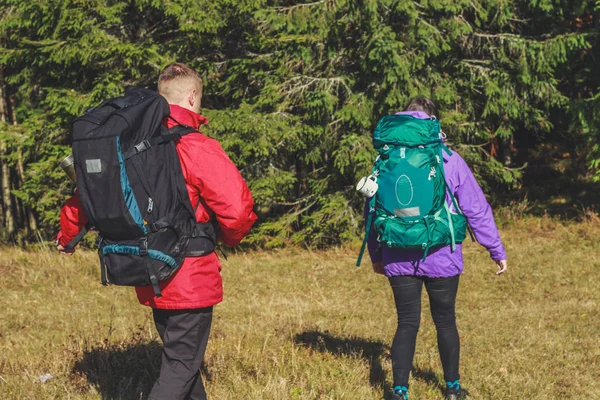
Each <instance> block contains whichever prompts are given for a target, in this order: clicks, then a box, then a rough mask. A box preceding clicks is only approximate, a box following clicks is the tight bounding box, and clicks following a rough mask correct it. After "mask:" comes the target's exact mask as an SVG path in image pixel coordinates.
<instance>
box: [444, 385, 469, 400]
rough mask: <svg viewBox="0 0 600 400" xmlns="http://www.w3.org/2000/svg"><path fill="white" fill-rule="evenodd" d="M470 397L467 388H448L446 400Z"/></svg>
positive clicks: (460, 399)
mask: <svg viewBox="0 0 600 400" xmlns="http://www.w3.org/2000/svg"><path fill="white" fill-rule="evenodd" d="M467 397H469V392H467V390H466V389H463V388H460V389H458V390H457V389H451V388H448V389H446V396H445V397H444V398H445V399H446V400H464V399H466V398H467Z"/></svg>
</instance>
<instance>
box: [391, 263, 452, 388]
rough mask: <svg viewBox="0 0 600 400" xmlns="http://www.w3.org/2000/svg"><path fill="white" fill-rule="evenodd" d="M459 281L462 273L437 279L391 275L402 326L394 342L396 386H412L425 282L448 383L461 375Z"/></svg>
mask: <svg viewBox="0 0 600 400" xmlns="http://www.w3.org/2000/svg"><path fill="white" fill-rule="evenodd" d="M458 280H459V275H457V276H453V277H450V278H435V279H434V278H424V277H415V276H394V277H391V278H390V284H391V285H392V290H393V292H394V300H395V302H396V310H397V311H398V329H397V330H396V336H395V337H394V342H393V344H392V369H393V373H394V386H408V376H409V374H410V370H411V367H412V362H413V358H414V356H415V343H416V341H417V331H418V330H419V322H420V320H421V288H422V287H423V283H425V288H426V289H427V293H428V294H429V303H430V305H431V316H432V317H433V322H434V323H435V328H436V330H437V341H438V349H439V351H440V358H441V359H442V366H443V367H444V379H445V380H446V382H454V381H456V380H458V379H459V378H460V376H459V374H458V361H459V358H460V341H459V338H458V330H457V329H456V315H455V313H454V304H455V302H456V292H457V290H458Z"/></svg>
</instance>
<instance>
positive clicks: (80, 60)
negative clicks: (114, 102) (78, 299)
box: [0, 0, 600, 247]
mask: <svg viewBox="0 0 600 400" xmlns="http://www.w3.org/2000/svg"><path fill="white" fill-rule="evenodd" d="M594 5H595V6H596V7H598V2H597V1H594V0H576V1H566V0H553V1H550V0H542V1H540V0H530V1H506V0H421V1H408V0H320V1H318V0H310V1H291V0H243V1H233V0H179V1H173V0H130V1H118V0H86V1H75V0H65V1H60V2H58V1H43V0H29V1H25V0H0V66H1V68H0V72H1V73H2V74H3V77H2V76H1V75H0V89H1V90H2V93H0V94H1V96H0V97H1V98H2V102H0V106H2V107H4V108H2V109H0V111H2V112H1V114H2V117H3V118H4V121H6V122H3V123H2V122H0V144H1V145H2V146H0V150H1V151H2V152H3V154H2V157H1V158H0V163H1V166H2V172H3V176H4V177H5V179H4V183H5V184H4V185H3V189H5V190H4V191H3V196H1V197H2V198H1V200H0V205H1V207H2V213H1V217H0V224H1V226H2V229H0V231H1V234H2V236H3V237H4V238H5V239H13V240H14V239H17V238H18V236H19V235H20V236H22V237H23V238H27V237H29V238H31V237H32V235H33V232H34V231H35V230H36V229H37V226H36V225H37V222H39V223H40V224H39V225H40V227H41V229H42V232H43V233H45V235H46V236H45V237H46V238H50V237H51V236H50V235H52V234H53V233H54V232H55V230H56V224H57V217H58V206H59V205H60V204H61V203H62V202H63V201H64V199H65V198H66V197H67V196H68V195H69V194H70V193H71V192H72V190H73V187H72V185H71V184H70V183H69V182H68V180H67V179H66V178H65V177H64V175H63V173H62V172H61V171H60V170H59V168H58V163H59V161H60V160H61V159H62V157H64V156H66V155H67V154H68V153H69V147H68V143H69V123H70V121H71V120H72V119H73V118H75V117H76V116H78V115H80V114H81V113H83V112H84V110H86V109H87V108H88V107H90V106H93V105H95V104H98V103H99V102H100V101H102V100H103V99H105V98H107V97H110V96H115V95H118V94H120V93H122V92H123V90H124V88H125V87H127V86H134V85H140V86H149V87H154V84H155V80H156V77H157V75H158V73H159V71H160V70H161V69H162V68H163V67H164V66H166V65H167V64H169V63H170V62H173V61H176V60H177V61H182V62H187V63H189V64H191V65H192V66H193V67H195V68H197V69H198V70H199V71H201V72H202V74H203V76H204V77H205V80H206V85H205V95H204V98H203V105H204V107H205V110H204V111H205V113H206V114H207V116H208V117H209V119H210V121H211V124H210V127H209V129H208V130H207V133H208V134H210V135H213V136H215V137H217V138H218V139H219V140H221V141H222V143H223V145H224V147H225V148H226V150H227V151H228V152H229V154H230V155H231V157H232V159H233V160H234V162H235V163H236V164H237V165H238V166H239V167H240V169H241V171H242V173H243V175H244V176H245V177H246V179H247V180H248V182H249V184H250V187H251V189H252V191H253V193H254V196H255V198H256V202H257V211H258V212H259V214H260V216H261V223H260V225H259V227H258V228H257V229H255V230H254V233H253V235H252V237H251V241H252V243H255V244H257V245H263V246H269V247H273V246H281V245H286V244H290V243H293V244H301V245H311V246H326V245H330V244H335V243H339V242H340V241H344V240H347V239H351V238H354V237H355V236H356V235H357V234H358V233H359V230H360V227H361V224H362V215H361V214H362V199H361V198H360V197H359V196H358V195H357V194H356V193H355V191H354V184H355V182H356V181H357V180H358V179H359V178H360V177H361V176H363V175H364V174H366V173H368V171H369V168H370V166H371V163H372V161H373V157H374V153H373V149H372V147H371V143H370V135H371V131H372V130H373V128H374V126H375V124H376V122H377V120H378V119H379V118H381V117H382V116H384V115H386V114H388V113H391V112H395V111H398V110H401V109H402V108H403V106H404V105H405V104H406V103H407V101H408V99H409V98H410V97H413V96H416V95H424V96H430V97H432V98H433V99H435V100H436V101H437V102H438V103H439V104H440V108H441V110H442V115H441V119H442V125H443V128H444V131H445V132H446V133H447V134H448V136H449V138H450V139H451V145H452V147H453V149H454V150H456V151H458V152H459V153H460V154H461V155H462V156H463V157H464V158H465V159H466V160H467V162H468V163H469V164H470V165H471V166H472V167H473V169H474V171H475V174H476V175H477V177H478V179H479V181H480V182H481V183H482V184H483V186H484V188H485V189H486V191H488V192H489V193H502V192H506V191H508V190H512V189H515V188H518V187H519V186H520V185H521V183H522V180H521V177H522V173H523V171H524V170H523V167H524V166H525V165H526V163H527V162H531V161H532V160H534V159H536V158H543V157H538V156H537V154H536V152H538V151H539V150H538V149H540V148H541V147H540V146H541V145H542V144H544V145H547V146H550V147H548V148H551V149H552V151H553V152H562V151H563V150H565V149H566V151H567V152H569V154H572V158H573V160H572V163H573V164H576V163H577V162H578V159H579V158H580V157H579V155H580V154H585V156H587V157H589V160H590V162H591V164H592V166H596V167H600V161H598V160H599V159H600V149H599V148H598V145H597V143H598V136H597V132H598V122H597V121H598V120H599V119H598V115H597V110H598V107H596V106H597V105H598V94H597V93H598V87H599V86H600V85H599V82H598V79H599V78H598V75H597V73H596V72H597V67H596V60H597V59H598V45H597V42H598V40H597V39H598V13H597V12H594V13H592V12H591V11H590V10H593V9H594ZM592 138H594V139H592ZM594 140H595V143H596V147H595V151H596V153H594V152H590V149H591V148H592V146H593V145H594V142H593V141H594ZM11 217H12V219H13V221H14V229H12V230H11V228H10V224H11V223H10V220H11Z"/></svg>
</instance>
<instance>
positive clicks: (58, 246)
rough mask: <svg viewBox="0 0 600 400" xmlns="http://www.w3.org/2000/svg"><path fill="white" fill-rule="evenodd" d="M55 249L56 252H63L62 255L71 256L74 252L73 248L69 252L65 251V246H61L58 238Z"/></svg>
mask: <svg viewBox="0 0 600 400" xmlns="http://www.w3.org/2000/svg"><path fill="white" fill-rule="evenodd" d="M56 250H58V252H59V253H60V254H64V255H67V256H72V255H73V253H75V249H73V250H71V251H70V252H69V251H66V250H65V248H64V247H63V245H61V244H60V243H59V242H58V240H57V241H56Z"/></svg>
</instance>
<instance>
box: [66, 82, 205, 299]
mask: <svg viewBox="0 0 600 400" xmlns="http://www.w3.org/2000/svg"><path fill="white" fill-rule="evenodd" d="M169 113H170V111H169V105H168V103H167V101H166V100H165V99H164V98H163V97H162V96H160V95H159V94H157V93H156V92H154V91H151V90H148V89H140V88H133V89H130V90H128V91H127V92H126V93H125V96H123V97H118V98H114V99H109V100H106V101H104V102H103V103H102V104H100V105H99V106H98V107H94V108H92V109H90V110H88V111H87V112H86V113H85V114H84V115H83V116H82V117H80V118H78V119H76V120H75V121H74V122H73V126H72V133H73V137H72V140H73V144H72V147H73V158H74V161H75V171H76V175H77V193H78V195H79V197H80V199H81V205H82V206H83V210H84V212H85V215H86V216H87V218H88V220H89V223H88V226H93V227H94V228H95V229H96V230H98V231H99V236H98V240H97V241H96V247H97V248H98V254H99V257H100V267H101V276H102V283H103V284H104V285H108V284H116V285H125V286H147V285H152V286H153V288H154V292H155V295H156V296H157V297H159V296H160V295H161V293H160V288H159V286H158V282H160V281H163V280H165V279H168V278H169V277H171V276H172V275H173V274H174V273H175V272H176V271H177V269H178V268H179V267H180V266H181V265H182V263H183V260H184V258H185V257H186V256H201V255H205V254H208V253H210V252H212V251H213V250H214V247H215V242H216V233H215V228H214V224H213V223H206V224H196V221H195V217H194V211H195V210H194V209H193V208H192V204H191V202H190V199H189V196H188V193H187V189H186V185H185V181H184V178H183V174H182V171H181V165H180V161H179V157H178V155H177V151H176V149H175V142H176V141H177V140H179V139H180V138H181V136H183V135H186V134H189V133H194V132H195V133H197V131H196V130H195V129H193V128H190V127H187V126H183V125H179V126H176V127H174V128H172V129H170V130H167V128H166V127H165V126H164V125H163V124H162V121H163V119H164V118H166V117H167V116H168V115H169ZM84 234H85V231H82V232H81V233H80V235H78V237H77V238H75V239H74V240H73V242H71V243H70V244H69V246H67V248H72V247H74V245H75V244H76V243H77V242H78V241H79V240H80V239H81V237H82V236H83V235H84ZM190 240H191V242H190Z"/></svg>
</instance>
